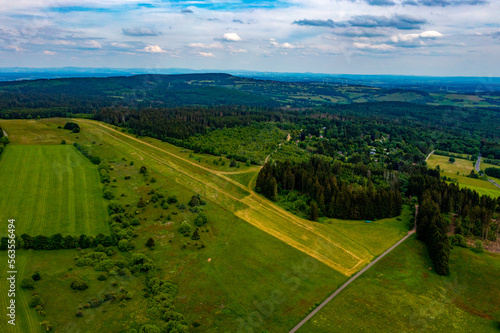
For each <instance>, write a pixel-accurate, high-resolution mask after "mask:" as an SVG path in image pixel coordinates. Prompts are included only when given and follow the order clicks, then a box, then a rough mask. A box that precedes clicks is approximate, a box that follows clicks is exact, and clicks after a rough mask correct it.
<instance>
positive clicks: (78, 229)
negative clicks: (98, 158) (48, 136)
mask: <svg viewBox="0 0 500 333" xmlns="http://www.w3.org/2000/svg"><path fill="white" fill-rule="evenodd" d="M5 128H6V129H7V130H8V131H10V128H9V127H8V126H6V127H5ZM10 132H11V134H10V135H9V137H12V138H13V139H14V138H16V132H12V131H10ZM0 184H2V191H0V220H1V221H5V220H7V219H15V220H16V228H17V230H16V232H17V234H18V235H21V234H23V233H27V234H30V235H33V236H35V235H47V236H48V235H53V234H56V233H61V234H63V235H80V234H86V235H90V236H92V235H97V234H99V233H104V234H108V233H109V229H108V212H107V207H106V202H105V200H104V199H103V198H102V189H101V184H100V180H99V175H98V172H97V167H96V166H95V165H92V164H91V163H90V161H88V160H87V159H86V158H85V157H84V156H83V155H81V154H80V153H79V152H78V151H77V150H76V149H75V148H74V147H73V146H71V145H57V146H56V145H15V144H10V145H9V146H8V147H7V148H6V149H5V151H4V153H3V154H2V157H1V159H0Z"/></svg>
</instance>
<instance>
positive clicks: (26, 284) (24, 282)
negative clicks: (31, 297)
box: [21, 278, 35, 290]
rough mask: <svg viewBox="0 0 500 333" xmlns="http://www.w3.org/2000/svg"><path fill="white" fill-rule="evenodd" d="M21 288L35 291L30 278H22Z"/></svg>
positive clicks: (33, 283) (33, 282)
mask: <svg viewBox="0 0 500 333" xmlns="http://www.w3.org/2000/svg"><path fill="white" fill-rule="evenodd" d="M21 288H23V289H28V290H33V289H35V281H33V279H32V278H24V279H22V281H21Z"/></svg>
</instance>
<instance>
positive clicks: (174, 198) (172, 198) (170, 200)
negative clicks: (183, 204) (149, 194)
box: [167, 195, 179, 204]
mask: <svg viewBox="0 0 500 333" xmlns="http://www.w3.org/2000/svg"><path fill="white" fill-rule="evenodd" d="M178 201H179V200H177V196H175V195H171V196H169V197H168V198H167V203H169V204H174V203H177V202H178Z"/></svg>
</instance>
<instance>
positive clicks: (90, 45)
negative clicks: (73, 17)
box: [83, 40, 102, 49]
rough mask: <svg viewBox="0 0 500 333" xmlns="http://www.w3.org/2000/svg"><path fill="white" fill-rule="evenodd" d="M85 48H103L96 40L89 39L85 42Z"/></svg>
mask: <svg viewBox="0 0 500 333" xmlns="http://www.w3.org/2000/svg"><path fill="white" fill-rule="evenodd" d="M83 48H86V49H101V48H102V45H101V44H99V43H98V42H96V41H95V40H89V41H87V42H85V43H84V44H83Z"/></svg>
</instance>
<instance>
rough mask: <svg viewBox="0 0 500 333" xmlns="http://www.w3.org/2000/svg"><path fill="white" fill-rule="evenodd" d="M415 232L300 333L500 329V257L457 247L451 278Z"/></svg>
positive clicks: (316, 316)
mask: <svg viewBox="0 0 500 333" xmlns="http://www.w3.org/2000/svg"><path fill="white" fill-rule="evenodd" d="M431 266H432V264H431V261H430V259H429V257H428V255H427V250H426V248H425V245H424V244H423V243H421V242H420V241H417V240H416V238H415V236H412V237H411V238H409V239H408V240H406V241H405V242H404V243H403V244H401V245H400V246H399V247H398V248H396V249H395V250H394V251H393V252H392V253H390V254H389V255H387V257H385V258H383V259H382V260H381V261H380V262H378V263H377V264H376V265H375V266H374V267H373V268H371V269H370V270H368V271H367V272H366V273H364V274H363V275H362V276H361V277H360V278H358V279H357V280H356V281H355V282H353V283H352V284H351V285H350V286H348V287H347V288H346V289H345V290H344V291H342V293H340V294H339V295H338V296H337V297H336V298H334V299H333V300H332V301H331V302H330V303H328V304H327V305H326V306H325V307H324V308H323V309H321V310H320V311H319V312H318V313H317V314H316V315H315V316H314V317H312V319H311V320H310V321H309V322H307V323H306V324H305V325H304V326H303V327H302V328H301V329H299V331H298V332H304V333H305V332H311V333H312V332H315V333H316V332H485V333H486V332H498V322H499V321H500V299H499V298H498V295H500V285H499V284H498V281H499V279H500V255H498V254H492V253H483V254H476V253H474V252H472V251H471V250H469V249H463V248H457V247H454V248H453V250H452V254H451V258H450V270H451V274H450V276H439V275H437V274H436V273H434V272H433V271H431V270H429V267H431Z"/></svg>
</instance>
